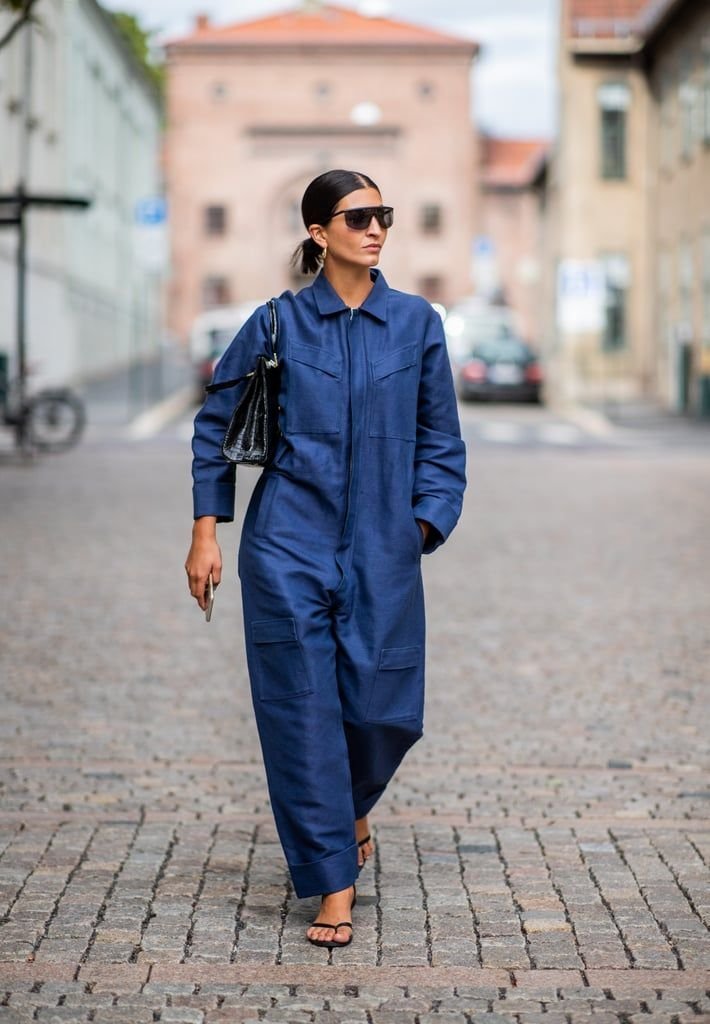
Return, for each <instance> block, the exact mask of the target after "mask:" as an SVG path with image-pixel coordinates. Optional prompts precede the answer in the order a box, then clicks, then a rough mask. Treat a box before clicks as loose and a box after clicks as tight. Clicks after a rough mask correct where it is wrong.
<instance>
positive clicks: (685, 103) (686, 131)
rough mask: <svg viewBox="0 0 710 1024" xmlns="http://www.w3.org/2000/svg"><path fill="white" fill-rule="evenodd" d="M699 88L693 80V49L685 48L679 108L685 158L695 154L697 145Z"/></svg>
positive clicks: (681, 60)
mask: <svg viewBox="0 0 710 1024" xmlns="http://www.w3.org/2000/svg"><path fill="white" fill-rule="evenodd" d="M696 94H697V90H696V87H695V84H694V82H693V51H692V50H691V49H690V48H689V47H688V48H686V49H685V50H683V53H682V55H681V59H680V75H679V78H678V108H679V110H680V154H681V156H682V157H683V159H685V160H689V159H690V158H691V157H692V155H693V148H694V146H695V103H696V98H697V95H696Z"/></svg>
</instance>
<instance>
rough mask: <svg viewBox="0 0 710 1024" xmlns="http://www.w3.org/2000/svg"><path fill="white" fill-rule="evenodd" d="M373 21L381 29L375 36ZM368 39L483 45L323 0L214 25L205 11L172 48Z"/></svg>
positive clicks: (370, 43) (378, 43) (382, 42)
mask: <svg viewBox="0 0 710 1024" xmlns="http://www.w3.org/2000/svg"><path fill="white" fill-rule="evenodd" d="M373 24H376V25H377V33H376V34H373V32H372V27H373ZM304 42H309V43H314V44H318V43H321V44H333V45H338V44H340V45H342V44H351V45H356V44H358V43H366V44H367V45H368V46H388V45H390V46H391V45H431V46H437V45H438V46H448V47H461V48H466V49H470V50H471V52H472V54H473V53H475V52H477V50H478V44H477V43H476V42H475V41H474V40H472V39H467V38H466V37H464V36H457V35H453V34H450V33H445V32H442V31H440V30H438V29H434V28H429V27H427V26H424V25H419V24H416V23H414V22H407V21H401V20H399V19H394V18H390V17H384V16H382V15H377V14H366V13H362V12H360V11H358V10H356V9H354V8H352V7H348V6H345V5H341V4H334V3H323V4H321V5H320V6H318V7H317V8H314V7H309V6H304V5H301V6H298V7H293V6H291V7H288V8H286V9H284V10H282V11H280V12H279V11H276V12H272V13H271V14H267V15H264V16H262V17H258V18H250V19H247V20H244V21H236V22H230V23H228V24H224V25H213V24H212V23H211V22H210V21H209V19H208V18H206V17H205V16H204V15H202V16H200V17H199V18H198V19H197V23H196V27H195V28H194V29H193V30H192V31H191V32H189V33H188V34H187V35H184V36H180V37H176V38H173V39H171V40H168V45H170V46H183V45H186V46H189V45H195V44H197V45H203V44H204V45H210V44H223V45H229V44H230V43H234V44H235V45H238V44H241V43H243V44H250V45H278V46H283V45H293V44H302V43H304Z"/></svg>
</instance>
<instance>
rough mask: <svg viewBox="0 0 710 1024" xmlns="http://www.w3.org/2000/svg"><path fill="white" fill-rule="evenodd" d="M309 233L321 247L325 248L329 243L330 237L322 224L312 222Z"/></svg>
mask: <svg viewBox="0 0 710 1024" xmlns="http://www.w3.org/2000/svg"><path fill="white" fill-rule="evenodd" d="M308 234H309V235H310V236H311V238H312V239H313V241H314V242H316V243H317V244H318V245H319V246H320V247H321V249H325V248H326V246H327V245H328V238H327V236H326V233H325V231H324V230H323V228H322V227H321V225H320V224H311V226H310V227H309V228H308Z"/></svg>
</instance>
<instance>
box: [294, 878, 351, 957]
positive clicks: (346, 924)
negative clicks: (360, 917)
mask: <svg viewBox="0 0 710 1024" xmlns="http://www.w3.org/2000/svg"><path fill="white" fill-rule="evenodd" d="M356 903H357V890H356V889H355V886H354V885H353V901H352V903H351V904H350V909H351V910H352V908H353V907H354V906H355V904H356ZM310 927H311V928H313V927H315V928H333V929H334V930H335V931H336V932H337V931H338V929H339V928H349V929H350V938H349V939H348V940H347V942H338V941H336V939H312V938H311V937H310V935H306V938H307V939H308V941H309V942H310V943H311V944H312V945H313V946H325V948H326V949H339V948H340V947H341V946H349V945H350V943H351V942H352V941H353V923H352V921H340V922H339V923H338V924H329V923H328V922H327V921H311V924H310Z"/></svg>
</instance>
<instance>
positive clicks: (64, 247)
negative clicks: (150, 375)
mask: <svg viewBox="0 0 710 1024" xmlns="http://www.w3.org/2000/svg"><path fill="white" fill-rule="evenodd" d="M35 10H36V12H37V17H38V19H39V22H40V23H39V24H38V25H34V26H23V27H22V29H21V30H20V31H19V32H17V33H16V34H15V36H14V37H13V39H12V40H11V42H10V43H9V44H8V45H7V46H6V47H4V48H3V49H2V50H0V194H3V195H7V194H8V193H12V192H14V191H15V189H16V188H17V186H18V184H19V183H22V184H23V186H24V190H25V191H26V192H27V193H29V194H51V195H65V196H70V195H73V196H85V197H87V198H89V199H91V201H92V202H91V207H90V208H89V209H88V210H86V211H66V210H61V209H58V208H54V209H46V210H45V209H40V210H30V212H29V213H28V214H27V236H28V244H27V254H28V275H27V303H26V310H27V353H28V363H29V365H30V367H31V369H32V371H33V378H32V379H33V381H35V383H42V384H45V383H59V382H74V383H77V382H81V381H83V380H87V379H90V378H92V377H96V376H100V375H102V374H106V373H109V372H111V371H112V370H115V369H118V368H120V367H123V366H128V365H131V364H133V363H136V362H140V361H145V360H149V359H150V358H152V357H154V356H155V355H156V353H157V352H158V350H159V345H160V335H161V330H162V327H161V319H162V317H161V301H162V300H161V295H162V282H163V276H164V273H165V268H164V267H162V266H161V265H160V260H159V259H156V256H155V253H154V252H147V253H146V248H145V245H144V244H142V243H143V242H144V239H142V238H141V237H140V235H141V232H140V231H139V230H137V228H136V219H135V218H136V213H135V211H136V208H137V204H139V203H140V202H141V201H142V200H145V199H148V198H150V197H154V196H156V195H158V194H159V193H160V191H161V174H160V131H161V105H160V100H159V97H158V95H157V93H156V91H155V89H154V87H153V85H152V83H151V82H150V81H149V79H148V78H147V76H146V75H145V73H144V71H143V69H142V68H141V67H140V65H139V64H138V62H137V61H136V60H135V58H134V57H133V54H132V53H131V52H130V50H129V48H128V47H127V45H126V44H125V43H124V40H123V38H122V37H121V36H120V34H119V32H118V31H117V29H116V28H115V26H114V25H113V22H112V20H111V19H110V16H109V15H108V14H107V13H106V12H105V11H103V10H102V9H101V8H100V7H99V6H98V5H97V4H96V3H95V2H94V0H43V2H42V3H40V4H38V5H37V7H36V8H35ZM8 23H9V16H8V15H7V14H5V13H1V14H0V34H2V32H3V31H4V29H5V27H6V26H7V24H8ZM157 230H160V228H157V229H156V231H157ZM142 233H143V234H145V231H143V232H142ZM16 251H17V231H16V229H14V228H12V227H5V228H3V229H2V230H0V351H3V352H6V353H8V354H9V355H10V357H11V366H13V365H14V355H15V349H16V330H15V317H16V294H15V293H16V279H17V275H16Z"/></svg>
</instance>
